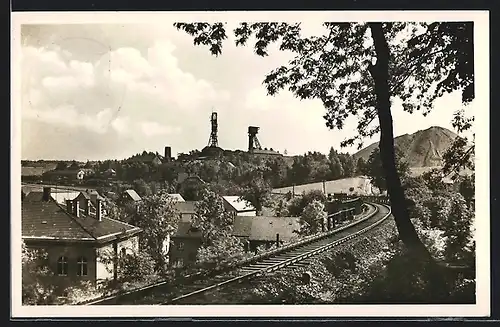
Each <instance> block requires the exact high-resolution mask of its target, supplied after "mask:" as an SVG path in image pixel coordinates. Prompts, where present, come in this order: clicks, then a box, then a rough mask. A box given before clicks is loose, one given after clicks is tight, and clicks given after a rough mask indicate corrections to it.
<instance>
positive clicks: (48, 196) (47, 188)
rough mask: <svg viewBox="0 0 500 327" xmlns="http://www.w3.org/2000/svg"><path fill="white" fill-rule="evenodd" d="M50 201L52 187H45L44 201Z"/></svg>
mask: <svg viewBox="0 0 500 327" xmlns="http://www.w3.org/2000/svg"><path fill="white" fill-rule="evenodd" d="M49 199H50V187H44V188H43V197H42V200H43V201H49Z"/></svg>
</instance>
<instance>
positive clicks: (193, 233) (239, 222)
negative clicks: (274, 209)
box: [175, 216, 300, 241]
mask: <svg viewBox="0 0 500 327" xmlns="http://www.w3.org/2000/svg"><path fill="white" fill-rule="evenodd" d="M299 228H300V223H299V218H297V217H263V216H257V217H255V216H236V217H235V218H234V225H233V233H232V234H233V235H234V236H239V237H244V238H248V239H249V240H251V241H275V240H276V234H279V235H280V240H282V241H289V240H290V239H292V238H293V237H295V236H297V234H296V233H295V231H297V230H299ZM175 237H177V238H200V237H201V233H200V231H197V230H193V229H192V226H191V222H185V221H181V222H179V224H178V225H177V232H176V234H175Z"/></svg>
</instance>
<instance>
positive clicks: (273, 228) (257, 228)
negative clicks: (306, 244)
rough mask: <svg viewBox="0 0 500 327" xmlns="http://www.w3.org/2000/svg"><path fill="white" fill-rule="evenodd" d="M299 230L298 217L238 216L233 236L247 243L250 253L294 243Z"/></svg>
mask: <svg viewBox="0 0 500 327" xmlns="http://www.w3.org/2000/svg"><path fill="white" fill-rule="evenodd" d="M299 230H300V218H298V217H267V216H236V217H235V218H234V223H233V235H234V236H236V237H238V238H240V239H242V240H243V241H245V242H247V243H248V244H249V248H248V250H250V251H255V250H256V249H257V247H259V246H261V245H264V246H271V245H273V244H279V245H282V244H284V243H288V242H290V241H293V240H294V239H296V238H297V237H298V234H297V232H298V231H299Z"/></svg>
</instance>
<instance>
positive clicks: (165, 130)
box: [140, 122, 182, 136]
mask: <svg viewBox="0 0 500 327" xmlns="http://www.w3.org/2000/svg"><path fill="white" fill-rule="evenodd" d="M140 126H141V128H142V132H143V133H144V134H145V135H147V136H156V135H167V134H178V133H180V132H181V130H182V129H181V128H180V127H169V126H164V125H161V124H158V123H157V122H142V123H141V124H140Z"/></svg>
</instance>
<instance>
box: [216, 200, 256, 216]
mask: <svg viewBox="0 0 500 327" xmlns="http://www.w3.org/2000/svg"><path fill="white" fill-rule="evenodd" d="M222 200H223V202H224V208H225V209H226V210H227V211H229V212H231V213H233V215H234V216H255V215H257V210H256V209H255V207H254V206H253V205H252V204H251V203H250V202H248V201H246V200H243V199H242V198H241V197H239V196H237V195H234V196H233V195H226V196H222Z"/></svg>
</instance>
